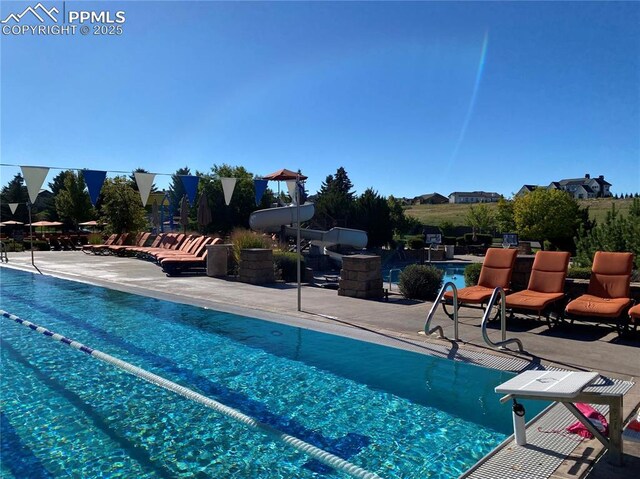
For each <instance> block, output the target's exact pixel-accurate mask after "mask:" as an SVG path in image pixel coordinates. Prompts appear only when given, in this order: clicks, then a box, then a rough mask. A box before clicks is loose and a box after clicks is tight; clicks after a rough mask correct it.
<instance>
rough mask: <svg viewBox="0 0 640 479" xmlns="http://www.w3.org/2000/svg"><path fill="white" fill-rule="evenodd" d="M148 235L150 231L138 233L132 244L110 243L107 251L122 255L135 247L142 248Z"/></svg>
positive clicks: (147, 239)
mask: <svg viewBox="0 0 640 479" xmlns="http://www.w3.org/2000/svg"><path fill="white" fill-rule="evenodd" d="M150 237H151V233H138V234H137V235H136V239H135V241H134V244H133V245H111V246H109V247H108V250H109V253H111V254H116V255H118V256H123V255H125V254H126V253H128V252H130V251H131V250H133V249H135V248H142V247H143V246H144V245H145V243H146V242H147V241H149V238H150Z"/></svg>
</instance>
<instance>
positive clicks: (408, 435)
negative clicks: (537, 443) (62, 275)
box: [0, 268, 542, 478]
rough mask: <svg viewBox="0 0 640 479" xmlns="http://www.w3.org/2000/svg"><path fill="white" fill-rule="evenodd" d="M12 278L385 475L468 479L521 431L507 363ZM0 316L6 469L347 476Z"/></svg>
mask: <svg viewBox="0 0 640 479" xmlns="http://www.w3.org/2000/svg"><path fill="white" fill-rule="evenodd" d="M0 275H1V278H0V280H1V281H0V282H1V293H2V294H1V296H0V307H1V308H2V309H4V310H7V311H10V312H12V313H14V314H16V315H18V316H20V317H22V318H24V319H27V320H29V321H32V322H34V323H37V324H40V325H42V326H45V327H47V328H49V329H51V330H53V331H55V332H58V333H61V334H64V335H66V336H68V337H70V338H73V339H76V340H78V341H80V342H83V343H85V344H87V345H88V346H91V347H94V348H98V349H100V350H102V351H104V352H106V353H109V354H112V355H114V356H116V357H119V358H122V359H123V360H125V361H129V362H131V363H133V364H136V365H138V366H140V367H142V368H145V369H147V370H150V371H152V372H155V373H156V374H159V375H161V376H163V377H166V378H168V379H170V380H172V381H175V382H178V383H180V384H182V385H184V386H187V387H189V388H192V389H194V390H196V391H198V392H200V393H202V394H204V395H206V396H208V397H211V398H214V399H216V400H217V401H220V402H222V403H224V404H227V405H229V406H231V407H234V408H236V409H238V410H240V411H242V412H243V413H245V414H247V415H250V416H252V417H254V418H257V419H259V420H260V421H262V422H264V423H267V424H269V425H271V426H273V427H275V428H277V429H279V430H280V431H283V432H285V433H288V434H291V435H294V436H296V437H298V438H300V439H303V440H305V441H307V442H309V443H312V444H314V445H315V446H317V447H320V448H322V449H324V450H327V451H329V452H331V453H333V454H336V455H338V456H340V457H342V458H344V459H346V460H349V461H351V462H353V463H354V464H357V465H358V466H360V467H363V468H365V469H367V470H369V471H373V472H375V473H377V474H379V475H380V476H382V477H406V478H411V477H433V478H451V477H457V476H458V475H459V474H461V473H462V472H463V471H464V470H466V469H467V468H468V467H470V466H471V465H473V463H475V462H476V461H477V460H478V459H480V458H481V457H482V456H483V455H485V454H486V453H487V452H489V451H490V450H491V449H492V448H493V447H495V446H496V445H497V444H498V443H499V442H501V441H502V440H503V439H504V438H505V437H506V435H508V434H510V432H511V414H510V410H509V408H508V407H506V406H502V405H500V404H499V402H498V397H497V395H496V394H495V393H494V392H493V388H494V387H495V385H497V384H499V383H501V382H504V381H505V380H506V379H507V378H509V377H511V375H510V374H508V373H505V372H499V371H494V370H489V369H484V368H480V367H476V366H473V365H469V364H464V363H460V362H454V361H448V360H443V359H438V358H434V357H431V356H426V355H422V354H417V353H413V352H409V351H404V350H400V349H395V348H388V347H383V346H380V345H376V344H372V343H366V342H362V341H356V340H353V339H349V338H344V337H337V336H332V335H328V334H323V333H319V332H315V331H311V330H306V329H300V328H294V327H291V326H287V325H283V324H277V323H272V322H267V321H261V320H257V319H252V318H247V317H242V316H237V315H232V314H228V313H222V312H217V311H212V310H207V309H203V308H197V307H192V306H188V305H183V304H176V303H170V302H166V301H160V300H156V299H151V298H145V297H140V296H135V295H130V294H126V293H121V292H117V291H113V290H109V289H104V288H99V287H94V286H90V285H86V284H82V283H75V282H69V281H64V280H59V279H56V278H51V277H45V276H37V275H32V274H30V273H23V272H18V271H12V270H8V269H6V268H0ZM0 321H1V322H0V328H1V340H2V344H1V346H2V347H1V348H0V349H1V353H2V372H3V374H2V413H1V417H0V419H1V421H0V426H1V431H0V436H1V438H2V449H1V454H2V461H1V468H2V469H1V473H2V477H9V478H11V477H15V478H22V477H30V478H36V477H69V476H73V477H83V478H91V477H126V478H130V477H136V478H138V477H140V478H152V477H195V478H208V477H212V478H221V477H225V478H227V477H240V478H257V477H264V478H278V477H287V478H290V477H296V478H298V477H301V478H307V477H309V478H317V477H346V476H344V474H342V473H338V472H336V471H333V470H331V469H329V468H327V467H326V466H324V465H322V464H320V463H318V462H317V461H314V460H312V459H310V458H309V457H307V456H305V455H303V454H300V453H298V452H296V451H294V450H292V449H289V448H287V447H286V446H284V445H283V444H281V443H278V442H277V441H274V440H273V439H272V438H270V437H267V436H265V435H262V434H260V433H256V432H253V431H250V430H248V429H247V428H246V427H244V426H242V425H240V424H238V423H237V422H234V421H232V420H230V419H228V418H226V417H224V416H221V415H219V414H217V413H215V412H213V411H210V410H208V409H205V408H203V407H201V406H199V405H197V404H195V403H192V402H190V401H187V400H185V399H183V398H181V397H179V396H176V395H173V394H172V393H169V392H167V391H164V390H162V389H159V388H157V387H155V386H153V385H150V384H148V383H146V382H144V381H141V380H139V379H137V378H135V377H132V376H129V375H127V374H125V373H123V372H121V371H119V370H117V369H115V368H113V367H110V366H108V365H106V364H103V363H101V362H99V361H96V360H94V359H92V358H90V357H87V356H86V355H84V354H80V353H79V352H77V351H75V350H73V349H71V348H68V347H67V346H65V345H62V344H60V343H56V342H53V341H51V340H49V339H47V338H45V337H43V336H41V335H38V334H35V333H33V332H32V331H30V330H28V329H26V328H24V327H21V326H19V325H17V324H14V323H12V322H9V321H7V320H5V319H0ZM540 407H542V406H540ZM538 410H539V409H538ZM528 412H530V413H531V414H535V407H534V405H533V404H532V405H531V406H530V407H529V409H528ZM530 417H533V415H531V416H530Z"/></svg>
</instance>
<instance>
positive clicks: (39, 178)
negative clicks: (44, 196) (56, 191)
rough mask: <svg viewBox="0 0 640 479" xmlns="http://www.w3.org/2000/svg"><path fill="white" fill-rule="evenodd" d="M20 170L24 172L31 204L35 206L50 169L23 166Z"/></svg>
mask: <svg viewBox="0 0 640 479" xmlns="http://www.w3.org/2000/svg"><path fill="white" fill-rule="evenodd" d="M20 169H21V170H22V176H23V177H24V182H25V183H26V184H27V191H28V192H29V200H30V201H31V204H33V203H35V202H36V198H37V197H38V193H40V188H41V187H42V183H44V179H45V178H46V177H47V174H49V168H47V167H44V166H21V167H20Z"/></svg>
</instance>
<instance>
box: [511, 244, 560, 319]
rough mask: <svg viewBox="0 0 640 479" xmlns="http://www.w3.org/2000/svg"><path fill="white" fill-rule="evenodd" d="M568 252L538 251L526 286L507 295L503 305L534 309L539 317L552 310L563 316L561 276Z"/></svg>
mask: <svg viewBox="0 0 640 479" xmlns="http://www.w3.org/2000/svg"><path fill="white" fill-rule="evenodd" d="M570 256H571V255H570V254H569V253H568V252H566V251H538V252H537V253H536V257H535V259H534V260H533V266H532V267H531V276H530V278H529V284H528V285H527V289H525V290H523V291H518V292H516V293H512V294H510V295H509V296H507V297H506V301H505V305H506V307H507V309H510V310H511V317H513V314H514V312H524V313H535V314H537V315H538V318H540V317H541V316H543V315H544V316H545V317H546V320H547V324H548V325H549V326H551V323H550V322H549V317H550V315H551V313H552V312H554V310H555V312H556V313H557V318H561V317H562V312H563V309H564V302H565V294H564V280H565V278H566V277H567V269H568V268H569V258H570Z"/></svg>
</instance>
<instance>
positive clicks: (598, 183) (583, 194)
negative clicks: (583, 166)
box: [549, 174, 611, 200]
mask: <svg viewBox="0 0 640 479" xmlns="http://www.w3.org/2000/svg"><path fill="white" fill-rule="evenodd" d="M549 188H557V189H559V190H562V191H566V192H568V193H570V194H571V195H573V197H574V198H575V199H577V200H580V199H588V198H607V197H609V196H611V190H610V188H611V183H609V182H608V181H606V180H605V179H604V175H600V176H598V177H597V178H591V176H590V175H589V174H586V175H584V178H570V179H565V180H560V181H556V182H552V183H551V184H550V185H549Z"/></svg>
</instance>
